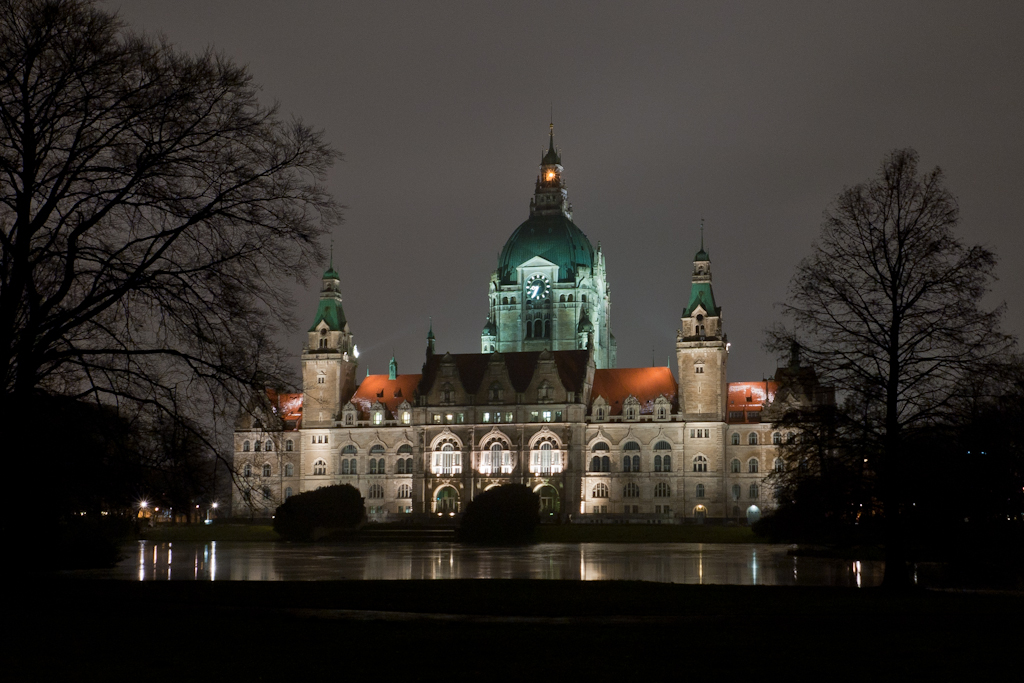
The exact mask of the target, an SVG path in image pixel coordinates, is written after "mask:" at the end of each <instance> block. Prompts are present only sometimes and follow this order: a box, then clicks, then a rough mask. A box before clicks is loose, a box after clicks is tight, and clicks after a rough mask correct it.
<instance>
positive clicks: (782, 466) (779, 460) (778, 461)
mask: <svg viewBox="0 0 1024 683" xmlns="http://www.w3.org/2000/svg"><path fill="white" fill-rule="evenodd" d="M785 470H786V466H785V464H783V462H782V458H775V471H776V472H784V471H785Z"/></svg>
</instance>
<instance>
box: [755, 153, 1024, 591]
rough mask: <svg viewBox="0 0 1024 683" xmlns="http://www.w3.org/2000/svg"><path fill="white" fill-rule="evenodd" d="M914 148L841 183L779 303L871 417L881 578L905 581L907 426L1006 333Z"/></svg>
mask: <svg viewBox="0 0 1024 683" xmlns="http://www.w3.org/2000/svg"><path fill="white" fill-rule="evenodd" d="M917 161H918V157H917V153H916V152H914V151H913V150H910V149H905V150H897V151H894V152H892V153H891V154H890V155H889V156H887V157H886V159H885V160H884V162H883V163H882V166H881V169H880V170H879V173H878V176H877V177H876V178H875V179H873V180H871V181H869V182H867V183H862V184H859V185H856V186H854V187H852V188H849V189H847V190H844V191H843V192H842V193H841V194H840V195H839V196H838V197H837V198H836V200H835V201H834V202H833V204H832V206H831V207H830V208H829V209H828V210H827V211H826V212H825V221H824V224H823V226H822V231H821V235H820V237H819V239H818V241H817V242H816V243H815V244H814V245H813V247H812V253H811V255H810V256H808V257H807V258H805V259H804V260H803V261H801V263H800V265H799V266H798V267H797V272H796V274H795V275H794V277H793V280H792V282H791V284H790V290H789V296H788V298H787V299H786V301H785V302H783V304H782V309H783V312H784V313H785V314H786V315H787V316H788V317H789V318H790V319H791V320H792V323H793V326H792V329H790V330H783V329H779V330H776V331H775V334H774V345H775V346H776V348H779V349H780V350H781V349H786V348H788V347H789V346H790V344H791V343H792V342H793V341H794V340H798V341H799V343H800V345H801V347H802V350H803V352H804V354H805V357H807V358H808V359H809V360H810V361H811V364H812V365H813V366H814V367H816V368H817V369H818V371H819V372H820V373H821V374H822V375H823V377H824V379H825V381H827V382H830V383H832V384H834V385H835V387H836V388H837V389H838V390H840V391H844V392H846V393H847V395H849V396H851V397H852V398H853V399H854V400H855V402H857V403H858V404H861V405H864V406H867V407H868V412H869V413H870V414H872V415H877V416H878V421H877V423H876V424H875V425H874V427H875V428H876V429H877V430H878V435H879V439H878V442H879V448H878V455H877V457H876V458H875V461H874V462H873V463H872V469H873V470H874V473H875V475H876V477H877V479H876V483H877V494H878V497H879V499H880V500H881V503H882V509H883V513H884V516H885V525H886V533H885V548H886V569H885V579H884V583H885V585H886V586H889V587H902V586H907V585H909V575H908V572H907V566H906V559H907V557H906V547H905V538H904V533H903V528H902V518H903V515H904V514H905V512H906V507H907V504H908V500H907V492H908V488H909V487H908V477H910V476H911V472H910V470H909V469H908V467H907V458H906V453H907V448H908V445H909V443H908V438H909V435H910V434H911V433H912V432H913V431H914V430H916V429H919V428H921V427H923V426H925V425H927V424H929V423H932V422H934V421H936V420H941V419H944V418H945V417H946V416H947V415H948V414H949V413H950V412H951V411H952V410H953V408H954V403H955V398H956V396H957V394H958V392H959V391H961V390H962V387H963V386H964V385H965V381H966V380H967V379H968V378H969V377H970V376H971V375H972V374H974V373H979V372H982V373H983V372H985V371H986V368H987V367H988V366H989V365H990V364H991V363H992V362H993V361H994V360H996V359H997V358H999V357H1000V355H1001V354H1003V353H1004V352H1005V351H1006V350H1007V349H1008V348H1009V347H1010V346H1011V344H1012V340H1011V339H1010V338H1009V337H1007V336H1006V335H1004V334H1002V333H1000V331H999V320H1000V315H1001V312H1002V309H1001V308H997V309H995V310H987V309H985V308H984V306H983V304H982V300H983V298H984V295H985V294H986V292H987V291H988V288H989V283H990V282H991V281H992V279H993V277H994V275H993V269H994V267H995V262H996V258H995V255H994V254H993V253H992V252H991V251H989V250H988V249H985V248H984V247H981V246H965V245H964V244H963V243H962V242H960V240H959V239H957V237H956V236H955V234H954V233H953V230H954V228H955V227H956V226H957V224H958V223H959V210H958V208H957V204H956V200H955V199H954V197H953V195H952V194H950V192H949V191H948V190H946V188H945V187H944V185H943V176H942V172H941V171H940V170H939V169H937V168H936V169H935V170H933V171H931V172H929V173H927V174H924V175H919V174H918V172H917Z"/></svg>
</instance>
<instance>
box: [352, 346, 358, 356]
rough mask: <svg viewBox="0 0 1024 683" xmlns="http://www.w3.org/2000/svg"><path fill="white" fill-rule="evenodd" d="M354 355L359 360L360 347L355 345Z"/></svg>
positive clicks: (353, 348)
mask: <svg viewBox="0 0 1024 683" xmlns="http://www.w3.org/2000/svg"><path fill="white" fill-rule="evenodd" d="M352 355H353V356H355V357H356V358H359V347H358V346H356V345H355V344H353V345H352Z"/></svg>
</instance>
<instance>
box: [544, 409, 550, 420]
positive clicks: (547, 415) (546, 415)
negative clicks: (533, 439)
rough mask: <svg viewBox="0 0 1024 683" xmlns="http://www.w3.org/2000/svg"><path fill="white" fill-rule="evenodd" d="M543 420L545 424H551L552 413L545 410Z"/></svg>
mask: <svg viewBox="0 0 1024 683" xmlns="http://www.w3.org/2000/svg"><path fill="white" fill-rule="evenodd" d="M542 418H543V420H544V422H551V411H550V410H545V411H544V413H543V415H542Z"/></svg>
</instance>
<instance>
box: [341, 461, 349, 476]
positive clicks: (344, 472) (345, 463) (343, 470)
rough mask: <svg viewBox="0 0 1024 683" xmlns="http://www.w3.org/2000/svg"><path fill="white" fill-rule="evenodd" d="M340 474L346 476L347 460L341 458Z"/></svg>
mask: <svg viewBox="0 0 1024 683" xmlns="http://www.w3.org/2000/svg"><path fill="white" fill-rule="evenodd" d="M341 473H342V474H348V458H342V460H341Z"/></svg>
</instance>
